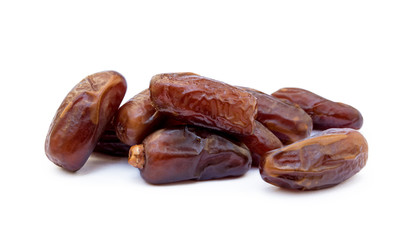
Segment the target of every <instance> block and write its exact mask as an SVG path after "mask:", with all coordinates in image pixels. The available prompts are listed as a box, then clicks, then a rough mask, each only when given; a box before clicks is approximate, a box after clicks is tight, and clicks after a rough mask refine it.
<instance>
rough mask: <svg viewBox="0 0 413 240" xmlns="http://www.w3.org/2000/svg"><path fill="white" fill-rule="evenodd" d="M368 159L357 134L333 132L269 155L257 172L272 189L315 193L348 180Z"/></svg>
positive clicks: (332, 130)
mask: <svg viewBox="0 0 413 240" xmlns="http://www.w3.org/2000/svg"><path fill="white" fill-rule="evenodd" d="M367 157H368V146H367V141H366V139H365V138H364V137H363V136H362V135H361V134H360V133H359V132H358V131H356V130H353V129H350V128H342V129H334V128H333V129H329V130H326V131H324V132H321V133H319V134H318V135H315V136H313V137H310V138H307V139H304V140H301V141H298V142H296V143H293V144H291V145H288V146H286V147H283V148H280V149H278V150H274V151H270V152H268V153H267V154H266V156H265V157H264V158H263V161H261V162H260V166H259V168H260V173H261V177H262V178H263V179H264V180H265V181H266V182H268V183H271V184H273V185H276V186H279V187H282V188H287V189H296V190H315V189H322V188H327V187H331V186H334V185H337V184H339V183H341V182H343V181H345V180H346V179H348V178H350V177H351V176H353V175H354V174H356V173H357V172H359V171H360V170H361V169H362V168H363V167H364V166H365V165H366V161H367Z"/></svg>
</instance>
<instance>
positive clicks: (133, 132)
mask: <svg viewBox="0 0 413 240" xmlns="http://www.w3.org/2000/svg"><path fill="white" fill-rule="evenodd" d="M161 119H162V118H161V114H160V113H159V112H158V111H156V109H155V108H154V106H153V105H152V102H151V99H150V94H149V89H146V90H144V91H142V92H140V93H139V94H137V95H135V96H134V97H133V98H131V99H130V100H129V101H128V102H126V103H125V104H123V105H122V106H121V107H120V109H119V111H118V112H117V114H116V117H115V121H114V124H115V129H116V135H117V136H118V138H119V139H120V140H121V141H122V142H123V143H125V144H127V145H130V146H132V145H135V144H140V143H141V142H142V141H143V139H144V138H145V137H146V136H148V135H149V134H150V133H152V132H153V131H155V130H156V129H157V128H158V125H159V124H160V122H161Z"/></svg>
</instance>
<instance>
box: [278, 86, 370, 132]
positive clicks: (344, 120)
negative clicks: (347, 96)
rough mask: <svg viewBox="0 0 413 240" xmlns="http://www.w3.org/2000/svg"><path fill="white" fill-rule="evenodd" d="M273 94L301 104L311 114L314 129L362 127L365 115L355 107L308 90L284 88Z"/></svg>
mask: <svg viewBox="0 0 413 240" xmlns="http://www.w3.org/2000/svg"><path fill="white" fill-rule="evenodd" d="M272 95H273V96H274V97H276V98H280V99H284V100H286V101H289V102H291V103H295V104H297V105H299V106H300V107H301V108H302V109H304V111H306V112H307V113H308V114H309V115H310V116H311V118H312V120H313V125H314V129H317V130H326V129H329V128H353V129H360V128H361V127H362V125H363V116H362V115H361V113H360V112H359V111H358V110H357V109H355V108H354V107H352V106H350V105H347V104H344V103H340V102H333V101H331V100H328V99H326V98H323V97H321V96H319V95H317V94H315V93H313V92H310V91H308V90H304V89H301V88H282V89H280V90H278V91H276V92H274V93H273V94H272Z"/></svg>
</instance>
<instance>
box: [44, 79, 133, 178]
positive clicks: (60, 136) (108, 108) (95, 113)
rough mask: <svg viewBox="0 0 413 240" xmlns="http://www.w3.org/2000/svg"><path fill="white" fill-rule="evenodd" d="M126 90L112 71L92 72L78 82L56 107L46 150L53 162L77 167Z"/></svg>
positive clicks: (111, 115) (68, 167)
mask: <svg viewBox="0 0 413 240" xmlns="http://www.w3.org/2000/svg"><path fill="white" fill-rule="evenodd" d="M125 92H126V81H125V79H124V78H123V76H122V75H120V74H119V73H117V72H114V71H105V72H99V73H95V74H93V75H90V76H88V77H86V78H85V79H83V80H82V81H81V82H79V83H78V84H77V85H76V86H75V87H74V88H73V89H72V90H71V91H70V92H69V94H68V95H67V96H66V98H65V99H64V100H63V102H62V104H61V105H60V107H59V108H58V110H57V112H56V115H55V117H54V118H53V121H52V123H51V125H50V128H49V131H48V133H47V136H46V142H45V152H46V155H47V157H48V158H49V159H50V160H51V161H52V162H53V163H55V164H56V165H58V166H60V167H62V168H64V169H66V170H68V171H73V172H74V171H77V170H79V169H80V168H81V167H82V166H83V165H84V164H85V162H86V160H87V159H88V158H89V156H90V154H91V153H92V151H93V149H94V148H95V145H96V143H97V141H98V140H99V138H100V137H101V134H102V133H103V131H104V130H105V129H106V127H107V124H109V122H110V121H111V120H112V119H113V116H114V114H115V113H116V111H117V110H118V108H119V105H120V103H121V101H122V99H123V97H124V95H125Z"/></svg>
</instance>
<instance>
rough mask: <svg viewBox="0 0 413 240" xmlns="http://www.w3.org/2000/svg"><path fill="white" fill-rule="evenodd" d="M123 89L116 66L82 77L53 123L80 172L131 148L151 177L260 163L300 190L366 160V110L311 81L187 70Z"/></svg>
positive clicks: (133, 160)
mask: <svg viewBox="0 0 413 240" xmlns="http://www.w3.org/2000/svg"><path fill="white" fill-rule="evenodd" d="M125 92H126V81H125V79H124V77H123V76H122V75H120V74H119V73H117V72H114V71H105V72H99V73H95V74H93V75H90V76H88V77H86V78H85V79H83V80H82V81H81V82H80V83H78V84H77V85H76V86H75V87H74V88H73V89H72V90H71V91H70V92H69V94H68V95H67V96H66V98H65V99H64V100H63V102H62V104H61V105H60V107H59V109H58V110H57V112H56V115H55V117H54V119H53V121H52V123H51V125H50V128H49V132H48V134H47V137H46V142H45V151H46V155H47V157H48V158H49V159H50V160H51V161H52V162H53V163H55V164H56V165H58V166H60V167H62V168H64V169H65V170H68V171H72V172H75V171H77V170H79V169H80V168H81V167H82V166H83V165H84V164H85V162H86V161H87V159H88V158H89V156H90V155H91V154H92V152H94V151H95V152H101V153H105V154H110V155H115V156H124V157H127V156H128V162H129V164H130V165H132V166H134V167H136V168H138V169H139V170H140V174H141V176H142V177H143V179H144V180H145V181H146V182H148V183H151V184H166V183H173V182H178V181H184V180H207V179H217V178H225V177H236V176H241V175H243V174H245V173H246V172H247V171H248V170H249V169H250V168H251V166H255V167H259V171H260V174H261V176H262V178H263V179H264V181H266V182H268V183H270V184H273V185H276V186H279V187H282V188H287V189H296V190H314V189H322V188H327V187H331V186H334V185H337V184H339V183H341V182H343V181H345V180H346V179H348V178H350V177H351V176H353V175H354V174H356V173H357V172H359V171H360V170H361V169H362V168H363V167H364V166H365V165H366V161H367V156H368V147H367V142H366V139H365V138H364V137H363V136H362V135H361V134H360V133H359V132H358V131H357V129H360V128H361V126H362V124H363V117H362V116H361V114H360V112H359V111H358V110H357V109H355V108H353V107H351V106H349V105H346V104H343V103H339V102H333V101H330V100H328V99H325V98H323V97H320V96H318V95H316V94H314V93H312V92H310V91H307V90H303V89H299V88H282V89H280V90H278V91H276V92H274V93H273V94H271V95H268V94H265V93H263V92H260V91H258V90H255V89H252V88H247V87H239V86H231V85H229V84H226V83H223V82H220V81H217V80H213V79H210V78H207V77H203V76H200V75H198V74H195V73H190V72H182V73H166V74H158V75H155V76H153V77H152V79H151V81H150V85H149V88H148V89H146V90H144V91H143V92H141V93H139V94H137V95H136V96H134V97H133V98H131V99H130V100H129V101H127V102H126V103H125V104H123V105H122V106H120V104H121V102H122V100H123V97H124V95H125ZM313 130H318V131H317V132H316V133H314V132H313ZM312 132H313V134H312Z"/></svg>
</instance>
